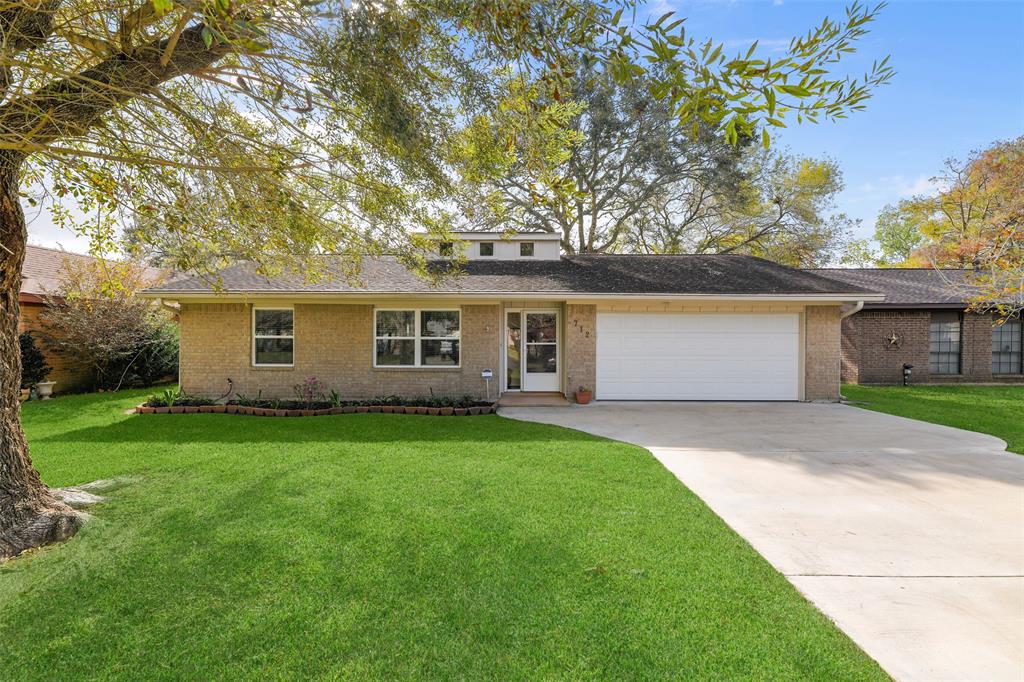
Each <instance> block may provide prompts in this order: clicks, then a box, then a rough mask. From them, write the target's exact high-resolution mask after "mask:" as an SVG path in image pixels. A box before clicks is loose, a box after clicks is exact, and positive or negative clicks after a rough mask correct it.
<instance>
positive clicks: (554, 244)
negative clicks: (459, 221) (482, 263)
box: [437, 232, 562, 260]
mask: <svg viewBox="0 0 1024 682" xmlns="http://www.w3.org/2000/svg"><path fill="white" fill-rule="evenodd" d="M452 234H453V235H454V236H455V238H456V239H457V240H458V241H455V242H439V243H438V247H437V255H438V256H440V257H441V258H451V257H453V256H454V255H456V250H457V249H461V250H462V253H463V254H464V255H465V257H466V259H467V260H558V259H559V258H561V257H562V249H561V238H560V237H559V235H557V234H552V233H550V232H519V233H507V232H454V233H452Z"/></svg>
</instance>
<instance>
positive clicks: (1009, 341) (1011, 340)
mask: <svg viewBox="0 0 1024 682" xmlns="http://www.w3.org/2000/svg"><path fill="white" fill-rule="evenodd" d="M1022 347H1024V323H1022V321H1021V320H1020V319H1016V320H1007V321H1006V322H1003V323H1002V324H1001V325H999V326H997V327H993V329H992V373H993V374H1020V373H1021V369H1022V363H1021V354H1022Z"/></svg>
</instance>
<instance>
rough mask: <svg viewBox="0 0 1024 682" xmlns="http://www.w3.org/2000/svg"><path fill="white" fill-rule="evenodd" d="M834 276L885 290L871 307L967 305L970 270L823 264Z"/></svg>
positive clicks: (855, 283)
mask: <svg viewBox="0 0 1024 682" xmlns="http://www.w3.org/2000/svg"><path fill="white" fill-rule="evenodd" d="M815 272H818V273H821V274H822V275H825V276H826V277H829V278H831V279H835V280H839V281H841V282H846V283H848V284H851V285H854V286H860V287H865V288H867V289H872V290H874V291H878V292H881V293H883V294H885V302H884V303H870V304H868V307H871V306H880V307H886V308H893V307H921V306H929V305H938V306H945V307H953V306H966V303H965V302H964V298H965V296H966V293H965V292H966V291H967V287H966V286H965V285H966V280H967V276H968V273H970V270H952V269H950V270H934V269H932V268H821V269H819V270H815Z"/></svg>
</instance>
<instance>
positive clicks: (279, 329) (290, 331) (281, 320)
mask: <svg viewBox="0 0 1024 682" xmlns="http://www.w3.org/2000/svg"><path fill="white" fill-rule="evenodd" d="M294 360H295V311H294V310H292V309H291V308H253V310H252V364H253V365H255V366H257V367H287V366H290V365H292V364H293V363H294Z"/></svg>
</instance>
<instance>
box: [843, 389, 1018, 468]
mask: <svg viewBox="0 0 1024 682" xmlns="http://www.w3.org/2000/svg"><path fill="white" fill-rule="evenodd" d="M843 395H844V396H846V397H847V398H848V399H850V400H854V401H857V403H858V407H865V408H867V409H869V410H877V411H878V412H887V413H889V414H895V415H899V416H901V417H910V418H911V419H920V420H921V421H926V422H932V423H933V424H945V425H946V426H955V427H957V428H959V429H967V430H968V431H978V432H980V433H987V434H990V435H993V436H996V437H997V438H1002V439H1003V440H1005V441H1006V443H1007V449H1008V450H1009V451H1010V452H1016V453H1019V454H1024V386H908V387H903V386H855V385H852V384H849V385H846V386H843Z"/></svg>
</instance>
